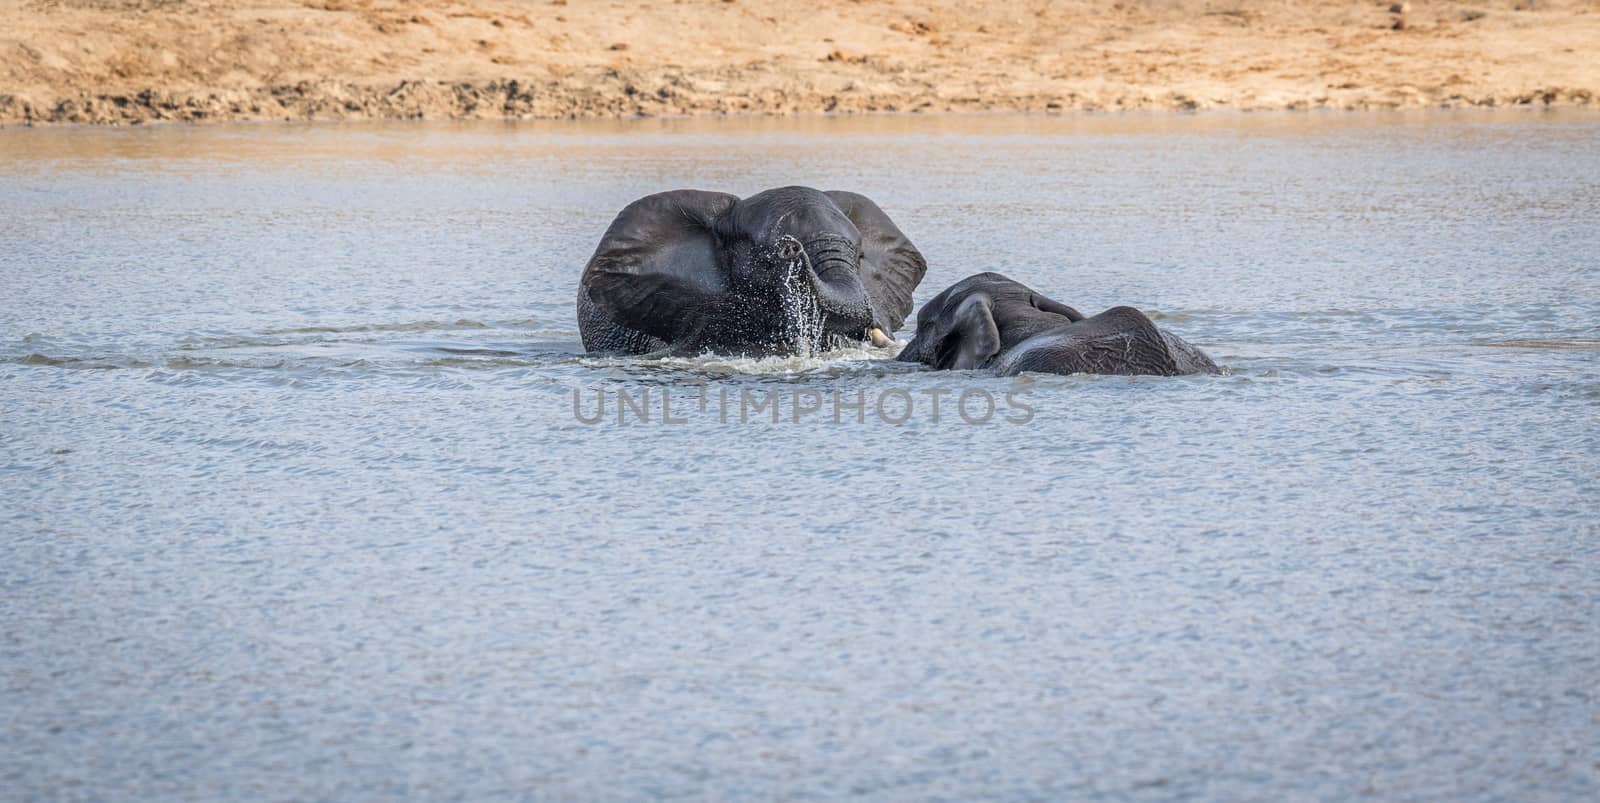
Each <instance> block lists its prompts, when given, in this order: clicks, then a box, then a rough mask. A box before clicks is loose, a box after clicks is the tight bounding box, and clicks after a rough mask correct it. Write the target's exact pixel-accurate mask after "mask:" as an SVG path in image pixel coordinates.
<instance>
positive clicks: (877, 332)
mask: <svg viewBox="0 0 1600 803" xmlns="http://www.w3.org/2000/svg"><path fill="white" fill-rule="evenodd" d="M867 337H869V338H871V339H872V345H874V346H877V347H878V348H880V349H881V348H883V347H884V346H887V345H889V344H891V343H894V342H895V339H894V338H892V337H890V336H888V335H886V334H884V333H883V330H882V329H879V328H878V327H876V326H874V327H872V328H871V329H868V330H867Z"/></svg>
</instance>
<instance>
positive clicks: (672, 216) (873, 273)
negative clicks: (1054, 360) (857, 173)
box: [578, 187, 927, 356]
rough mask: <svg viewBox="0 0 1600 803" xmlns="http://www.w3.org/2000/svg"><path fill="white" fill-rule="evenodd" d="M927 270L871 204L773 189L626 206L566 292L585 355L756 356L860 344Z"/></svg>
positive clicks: (684, 193) (880, 335)
mask: <svg viewBox="0 0 1600 803" xmlns="http://www.w3.org/2000/svg"><path fill="white" fill-rule="evenodd" d="M926 271H927V261H926V260H924V259H923V257H922V254H921V253H920V252H919V251H917V249H916V247H915V246H913V245H912V244H911V241H910V240H909V239H907V238H906V236H905V234H904V233H902V232H901V231H900V229H899V228H898V227H896V226H895V224H894V222H893V221H892V220H890V219H889V216H888V215H887V214H885V213H884V212H883V210H882V209H879V208H878V205H877V204H875V203H873V202H872V200H871V199H869V198H867V197H866V196H864V195H858V194H856V193H853V192H837V191H835V192H821V191H819V190H814V189H811V188H809V187H780V188H777V189H771V190H767V191H765V192H761V193H758V194H756V195H752V196H750V197H748V198H744V199H740V198H739V197H737V196H735V195H730V194H728V193H723V192H708V191H704V190H672V191H669V192H661V193H657V194H654V195H647V196H645V197H643V198H640V199H639V200H637V201H634V202H633V203H631V204H629V205H628V206H627V207H626V208H624V209H623V210H622V212H621V213H620V214H618V215H617V217H616V219H615V220H613V221H612V223H611V226H610V228H608V229H606V232H605V235H604V236H602V237H601V239H600V244H599V246H598V247H597V248H596V249H595V252H594V256H592V257H590V259H589V262H588V264H587V265H586V266H585V267H584V270H583V277H582V279H581V280H580V281H579V286H578V330H579V332H580V334H581V336H582V338H583V346H584V348H585V349H586V350H588V351H590V352H609V353H623V354H675V355H693V354H700V353H703V352H707V351H710V352H716V353H719V354H742V355H749V356H765V355H774V354H793V353H797V352H800V353H804V352H815V351H821V350H824V349H827V348H832V347H836V346H840V345H843V344H846V343H850V342H853V341H854V342H859V341H864V340H871V341H872V342H873V343H874V344H875V345H878V346H885V345H888V344H889V343H890V342H892V341H891V339H890V334H892V333H893V332H894V331H895V330H896V329H899V328H900V325H901V324H903V323H904V322H905V319H906V317H907V316H908V315H909V314H910V313H911V294H912V291H913V290H915V289H916V286H917V284H918V282H920V281H922V275H923V273H925V272H926Z"/></svg>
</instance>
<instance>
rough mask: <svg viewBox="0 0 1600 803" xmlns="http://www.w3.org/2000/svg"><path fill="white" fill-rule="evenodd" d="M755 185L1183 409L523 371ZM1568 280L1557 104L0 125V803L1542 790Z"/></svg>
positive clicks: (1569, 436) (1553, 771) (1599, 218)
mask: <svg viewBox="0 0 1600 803" xmlns="http://www.w3.org/2000/svg"><path fill="white" fill-rule="evenodd" d="M789 183H802V184H810V185H815V186H819V187H822V188H825V189H833V188H837V189H851V190H857V191H860V192H863V193H866V194H868V195H870V196H872V197H873V198H875V199H876V200H877V201H878V202H879V203H880V204H881V205H882V206H883V207H884V208H885V209H886V210H887V211H888V212H889V213H890V214H891V215H892V216H894V218H895V219H896V220H897V221H898V222H899V223H900V225H901V227H902V228H903V229H905V231H906V232H907V233H908V234H909V235H910V236H911V237H912V239H913V240H914V241H915V242H916V243H917V245H918V246H919V247H920V248H921V249H922V251H923V252H924V253H925V254H926V255H927V257H928V260H929V262H930V265H931V267H930V270H929V272H928V276H927V279H926V280H925V281H924V282H923V284H922V286H921V287H920V288H919V290H918V292H917V300H918V302H919V303H920V302H921V301H924V300H926V299H928V298H930V297H932V296H933V295H934V294H936V293H937V292H938V291H939V290H940V289H942V288H944V287H946V286H948V285H949V284H951V283H952V282H954V281H955V280H957V279H959V278H961V277H963V276H966V275H967V274H969V273H972V272H976V271H978V270H983V269H993V270H999V271H1002V272H1005V273H1007V274H1009V275H1011V276H1012V277H1014V278H1017V279H1019V280H1022V281H1024V282H1027V283H1029V284H1032V285H1034V286H1035V287H1037V288H1039V289H1040V290H1043V291H1045V292H1047V293H1049V294H1050V295H1052V296H1054V297H1056V298H1058V299H1060V300H1062V301H1064V302H1066V303H1069V304H1072V305H1074V306H1076V307H1078V308H1080V309H1083V310H1084V311H1085V312H1096V311H1099V310H1102V309H1105V308H1107V307H1110V306H1114V305H1118V304H1130V305H1134V306H1137V307H1140V308H1141V309H1144V310H1147V311H1149V312H1151V313H1152V315H1154V316H1155V317H1157V318H1158V320H1159V321H1161V322H1162V323H1163V325H1165V326H1168V327H1170V328H1171V329H1172V330H1173V331H1175V332H1176V333H1178V334H1180V335H1181V336H1183V337H1185V338H1186V339H1189V340H1191V341H1193V342H1194V343H1196V344H1198V345H1200V346H1202V347H1203V348H1205V349H1206V350H1207V351H1208V352H1209V353H1210V354H1211V355H1212V356H1213V357H1214V358H1215V359H1216V360H1217V362H1219V363H1221V364H1224V365H1226V366H1227V367H1228V369H1229V372H1228V373H1227V374H1226V375H1223V376H1218V377H1190V378H1180V379H1162V378H1148V377H1146V378H1137V379H1129V378H1108V377H1053V376H1024V377H1020V378H1016V379H1004V380H1002V379H995V378H992V377H984V376H981V375H976V374H967V373H927V372H921V371H917V370H912V369H911V368H910V367H908V366H905V365H903V364H896V363H893V362H891V361H889V357H890V356H891V355H892V354H893V351H892V350H891V349H872V348H863V349H858V350H852V351H846V352H839V353H834V354H827V355H821V356H818V357H810V358H804V359H800V358H796V359H768V360H761V361H753V360H747V359H734V358H718V357H702V358H697V359H678V360H666V361H657V362H651V361H640V360H624V359H612V358H587V357H584V356H583V355H582V354H581V353H580V350H581V347H580V345H579V343H578V333H577V327H576V323H575V321H574V315H573V306H572V302H573V291H574V287H575V282H576V279H577V276H578V273H579V271H580V269H581V267H582V265H583V262H584V261H585V260H586V259H587V257H588V255H589V253H590V251H591V250H592V249H593V247H594V244H595V242H596V240H597V238H598V236H599V234H600V232H601V231H602V230H603V229H604V228H605V226H606V224H607V223H608V222H609V221H610V219H611V216H612V215H613V214H615V212H616V211H617V210H618V209H620V208H621V207H622V206H623V205H624V204H626V203H627V202H629V201H631V200H633V199H634V198H636V197H638V196H640V195H643V194H646V193H649V192H653V191H657V190H661V189H667V188H674V187H682V186H693V187H701V188H706V189H724V190H729V191H733V192H737V193H740V194H750V193H753V192H755V191H758V190H760V189H763V188H766V187H769V186H775V185H781V184H789ZM1597 255H1600V115H1595V114H1593V113H1578V112H1566V113H1537V112H1527V113H1515V114H1509V113H1499V114H1450V113H1434V114H1412V115H1394V116H1385V115H1380V114H1373V115H1332V114H1330V115H1322V114H1300V115H1291V116H1278V115H1260V116H1237V115H1226V114H1219V115H1199V116H1184V117H1180V116H1125V117H1119V116H1100V117H1096V116H1083V117H1062V118H1044V117H966V118H963V117H929V118H921V117H914V116H913V117H903V118H901V117H888V118H865V119H798V120H779V121H762V120H731V121H709V122H704V121H640V122H632V123H608V124H537V125H536V124H523V125H515V126H512V125H498V124H490V125H463V126H439V125H379V124H372V125H360V126H331V125H330V126H300V125H282V126H278V125H263V126H239V127H229V126H218V127H205V128H183V127H160V128H149V129H129V130H98V129H95V130H74V129H49V130H15V129H12V130H5V131H0V411H3V418H0V798H4V799H8V800H10V799H32V798H50V799H85V800H87V799H94V800H102V799H120V800H173V799H197V800H216V799H229V798H232V799H252V800H254V799H273V800H275V799H283V800H290V799H340V800H354V799H365V798H387V799H401V798H405V799H463V800H494V799H637V798H657V797H663V798H665V797H689V798H702V799H726V798H735V799H768V798H773V797H787V798H831V797H844V796H867V797H871V798H887V799H925V798H946V799H970V798H974V797H987V798H1002V799H1069V798H1070V799H1137V800H1143V799H1168V798H1192V797H1203V798H1215V799H1230V800H1245V799H1256V800H1282V799H1325V800H1333V799H1340V800H1342V799H1352V798H1374V799H1441V800H1467V799H1475V800H1498V799H1506V800H1531V799H1551V800H1559V799H1567V800H1580V799H1594V798H1595V797H1596V796H1597V795H1600V751H1597V745H1600V708H1597V699H1596V695H1600V554H1597V553H1600V549H1597V543H1600V542H1597V538H1600V496H1597V491H1596V487H1597V486H1600V434H1597V433H1600V427H1597V424H1600V323H1597V322H1600V256H1597ZM900 336H901V338H902V339H904V338H906V337H908V336H909V326H908V327H907V328H906V329H903V330H902V331H901V333H900ZM602 393H605V394H609V395H610V398H609V401H608V403H609V404H611V406H610V407H608V408H607V410H606V413H607V415H606V416H605V417H604V418H603V419H602V420H601V421H600V422H599V423H593V424H588V423H583V421H582V420H580V416H583V417H591V416H592V415H593V414H594V413H595V404H596V400H597V398H598V397H599V395H600V394H602ZM619 393H627V394H629V399H630V400H640V402H641V403H640V407H641V408H642V411H643V412H644V413H645V414H647V415H649V417H650V420H649V421H648V422H642V421H640V420H638V419H639V413H640V412H641V410H636V409H629V408H626V407H624V408H623V411H622V414H623V420H622V422H621V423H619V422H618V419H617V412H618V411H617V409H616V402H617V394H619ZM962 393H966V394H967V395H968V397H969V399H982V398H989V399H993V400H995V401H996V402H997V404H998V411H997V412H996V413H995V414H994V415H993V417H991V418H989V420H988V422H987V423H983V424H968V423H966V421H965V420H963V418H962V416H961V415H959V414H958V413H960V412H963V411H955V412H954V413H953V412H952V407H951V404H952V401H953V400H954V399H956V398H958V397H959V396H960V395H961V394H962ZM1007 393H1011V394H1013V395H1012V396H1011V397H1010V398H1012V399H1017V400H1021V402H1022V404H1023V405H1025V406H1026V407H1027V409H1028V410H1029V411H1031V412H1030V413H1028V414H1023V413H1022V411H1021V408H1019V407H1013V406H1009V404H1008V402H1007V396H1006V394H1007ZM575 395H576V400H577V402H578V405H577V407H576V409H575V407H574V400H575ZM935 395H940V396H941V397H942V399H943V404H944V407H943V408H942V410H941V412H940V415H939V416H938V417H937V418H936V417H935V416H934V415H933V413H932V410H931V403H932V399H933V397H934V396H935ZM645 398H648V399H649V406H644V404H643V403H642V400H643V399H645ZM663 398H665V399H667V400H668V401H667V402H666V404H667V407H668V409H667V412H668V413H670V414H671V416H672V423H667V422H663V420H662V417H661V409H660V407H661V404H662V399H663ZM702 398H703V399H705V405H704V406H703V407H702V406H701V403H700V402H699V401H698V400H699V399H702ZM724 398H726V399H728V401H727V402H726V403H724V402H723V399H724ZM858 400H859V403H861V404H863V405H864V408H863V409H861V410H859V411H858V410H857V409H856V408H854V407H852V406H851V405H852V404H855V403H858ZM765 401H771V402H773V403H774V404H775V405H776V409H777V412H778V421H777V422H776V423H774V421H773V420H772V417H771V410H770V409H767V408H762V409H760V410H758V411H757V412H755V413H754V414H748V410H745V409H742V408H741V407H740V405H741V404H746V403H748V402H756V403H760V402H765ZM797 401H798V402H799V406H801V407H803V408H805V407H810V406H812V402H813V401H815V402H817V404H816V406H817V408H818V409H817V411H816V412H809V411H805V410H802V412H801V413H800V414H799V416H798V417H799V420H798V421H796V420H795V418H796V415H795V413H794V410H793V408H794V406H795V403H796V402H797ZM836 401H842V402H843V404H842V405H840V404H836ZM908 401H909V402H910V403H911V409H909V410H907V409H905V403H906V402H908ZM879 404H882V405H884V412H883V414H880V411H879V409H878V405H879ZM968 412H970V410H968ZM982 412H984V411H983V410H982V409H977V410H976V413H982ZM835 416H837V417H838V419H839V420H838V421H835ZM974 417H977V418H981V417H982V416H974ZM741 418H743V419H745V420H744V421H743V422H741ZM1007 419H1011V420H1019V419H1020V420H1023V423H1011V422H1009V421H1008V420H1007ZM897 421H899V422H901V423H898V424H896V423H894V422H897Z"/></svg>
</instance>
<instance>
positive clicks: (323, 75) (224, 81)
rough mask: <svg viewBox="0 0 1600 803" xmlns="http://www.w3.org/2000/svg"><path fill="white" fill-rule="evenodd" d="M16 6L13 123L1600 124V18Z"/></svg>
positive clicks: (1560, 14) (1259, 10) (1497, 5)
mask: <svg viewBox="0 0 1600 803" xmlns="http://www.w3.org/2000/svg"><path fill="white" fill-rule="evenodd" d="M971 5H974V4H971V3H964V2H951V1H949V0H880V1H878V2H853V1H852V0H817V2H783V1H782V0H731V1H728V2H724V1H723V0H678V2H672V0H648V1H647V2H590V1H589V0H554V2H551V0H528V1H526V2H513V1H512V0H455V1H453V2H452V1H451V0H305V1H304V2H296V1H295V0H241V1H240V2H200V1H197V2H184V0H41V1H24V0H0V124H20V123H55V122H74V123H140V122H147V121H153V120H192V121H198V120H238V119H347V118H421V117H426V118H498V117H613V116H630V115H668V114H724V113H758V114H787V113H795V112H820V111H834V112H861V111H944V110H1011V109H1015V110H1036V111H1046V110H1056V109H1129V108H1154V109H1189V108H1212V107H1225V108H1238V109H1281V108H1317V107H1332V108H1356V109H1360V108H1408V107H1423V106H1437V105H1445V106H1468V105H1514V104H1529V103H1535V104H1596V103H1600V58H1596V47H1597V46H1600V2H1597V0H1500V1H1498V2H1420V1H1419V2H1412V3H1410V4H1409V7H1408V10H1406V11H1405V12H1404V13H1399V14H1397V13H1394V12H1393V11H1392V10H1391V9H1390V4H1389V3H1378V2H1311V3H1298V2H1286V1H1285V2H1240V1H1235V2H1227V1H1226V0H1217V1H1214V2H1204V1H1203V0H1153V1H1150V2H1132V1H1131V0H1123V2H1015V3H1003V4H1002V3H993V4H988V6H987V7H986V8H985V9H983V10H972V9H971V8H968V6H971Z"/></svg>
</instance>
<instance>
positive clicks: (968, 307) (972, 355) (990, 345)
mask: <svg viewBox="0 0 1600 803" xmlns="http://www.w3.org/2000/svg"><path fill="white" fill-rule="evenodd" d="M993 306H994V302H993V301H992V300H991V299H990V298H989V295H988V294H987V293H973V294H972V295H970V296H967V297H966V298H965V299H964V300H962V302H961V306H959V307H956V312H955V315H953V316H951V322H950V323H951V325H950V331H949V333H948V334H946V335H945V337H944V340H942V341H940V343H939V348H938V351H937V353H935V354H934V358H933V367H935V368H938V369H941V370H944V369H951V368H953V369H955V370H958V371H965V370H970V369H973V368H982V367H983V366H985V365H987V364H988V363H989V360H991V359H993V358H994V355H996V354H998V353H1000V329H999V327H997V326H995V323H994V312H993Z"/></svg>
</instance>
